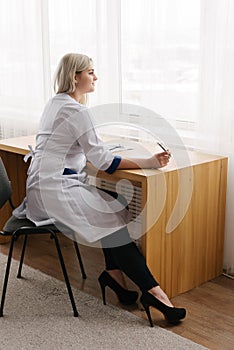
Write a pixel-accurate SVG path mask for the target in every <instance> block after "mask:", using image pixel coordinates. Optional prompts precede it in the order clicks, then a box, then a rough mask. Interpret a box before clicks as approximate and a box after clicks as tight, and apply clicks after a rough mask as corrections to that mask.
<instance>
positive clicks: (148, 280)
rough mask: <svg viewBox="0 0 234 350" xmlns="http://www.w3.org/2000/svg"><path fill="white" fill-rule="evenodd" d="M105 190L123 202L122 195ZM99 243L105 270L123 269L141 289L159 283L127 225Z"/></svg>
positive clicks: (146, 289)
mask: <svg viewBox="0 0 234 350" xmlns="http://www.w3.org/2000/svg"><path fill="white" fill-rule="evenodd" d="M105 192H107V193H109V194H110V195H111V196H113V197H114V198H117V197H118V200H119V201H120V202H123V197H122V196H119V195H118V194H117V193H115V192H111V191H106V190H105ZM101 244H102V247H103V248H102V249H103V253H104V257H105V263H106V269H107V270H115V269H118V270H121V271H123V272H124V273H125V274H126V275H127V276H128V277H129V278H130V279H131V280H132V281H133V282H134V283H135V284H136V285H137V286H138V287H139V288H140V289H141V290H142V291H148V290H149V289H151V288H153V287H156V286H158V285H159V284H158V282H157V281H156V280H155V279H154V277H153V276H152V274H151V272H150V270H149V269H148V267H147V265H146V262H145V258H144V257H143V255H142V254H141V252H140V251H139V249H138V247H137V246H136V244H135V243H134V242H133V241H132V239H131V237H130V235H129V232H128V229H127V227H124V228H122V229H121V230H119V231H117V232H114V233H112V234H110V235H109V236H107V237H105V238H102V240H101Z"/></svg>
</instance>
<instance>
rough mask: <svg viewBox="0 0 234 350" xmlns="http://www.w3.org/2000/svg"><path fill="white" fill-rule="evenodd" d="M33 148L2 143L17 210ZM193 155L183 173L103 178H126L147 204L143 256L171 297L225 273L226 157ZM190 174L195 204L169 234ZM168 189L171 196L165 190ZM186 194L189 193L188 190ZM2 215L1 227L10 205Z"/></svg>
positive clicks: (22, 142) (170, 170)
mask: <svg viewBox="0 0 234 350" xmlns="http://www.w3.org/2000/svg"><path fill="white" fill-rule="evenodd" d="M34 143H35V141H34V137H33V136H30V137H28V136H27V137H20V138H15V139H8V140H2V141H0V156H1V158H2V160H3V162H4V164H5V166H6V168H7V171H8V175H9V177H10V179H11V181H12V187H13V201H14V203H16V205H18V204H19V203H20V202H21V201H22V199H23V198H24V196H25V180H26V171H27V167H28V164H25V163H24V161H23V156H24V155H25V154H26V153H27V152H28V144H31V145H34ZM189 156H190V165H191V166H190V167H188V166H182V167H180V169H177V168H176V166H175V165H173V164H172V165H171V166H168V167H166V168H164V169H163V170H153V169H148V170H144V171H143V170H117V171H116V172H115V173H114V174H113V175H108V174H106V173H103V172H99V173H98V176H99V177H100V178H101V179H103V180H104V182H105V181H107V182H109V181H110V182H113V181H114V182H118V181H119V180H121V179H127V180H129V181H131V183H132V184H133V185H134V186H135V187H136V188H139V189H140V190H141V196H142V198H141V205H142V208H145V206H146V204H147V207H146V210H145V212H144V216H143V218H142V229H143V230H146V231H147V233H146V234H145V235H144V236H143V237H142V239H141V246H142V251H143V254H144V255H145V257H146V261H147V264H148V266H149V268H150V269H151V271H152V273H153V274H154V276H155V277H156V279H157V280H158V281H159V282H160V284H161V286H162V288H163V289H165V291H166V292H167V294H168V295H169V296H170V297H173V296H175V295H178V294H180V293H183V292H185V291H188V290H189V289H192V288H194V287H196V286H199V285H200V284H201V283H203V282H206V281H208V280H210V279H212V278H214V277H217V276H219V275H220V274H221V273H222V264H223V242H224V221H225V202H226V179H227V158H226V157H220V156H213V155H207V154H203V153H198V152H189ZM188 170H189V171H190V172H191V171H192V173H193V192H192V197H191V201H190V204H189V206H188V209H187V211H186V214H185V215H184V217H183V220H182V221H181V222H180V224H179V225H178V226H177V227H176V228H175V229H174V230H173V231H172V232H171V233H169V234H168V233H166V226H167V223H168V219H169V217H170V215H171V212H172V210H173V207H174V205H175V202H176V199H177V195H178V181H179V180H178V179H179V177H181V178H182V179H183V177H185V178H186V174H187V172H188ZM90 173H91V174H92V168H90ZM162 175H163V176H162ZM187 180H188V177H187ZM165 184H166V189H167V191H166V194H165V191H162V190H161V189H162V188H163V187H165ZM184 192H185V194H186V187H185V191H184ZM164 197H165V198H164ZM164 199H165V203H164V206H163V208H162V210H161V212H159V215H158V219H157V220H156V222H155V223H153V224H152V216H153V215H154V214H155V211H157V210H158V209H157V208H158V205H159V203H161V201H163V200H164ZM182 199H183V196H182ZM179 210H180V208H179ZM0 214H1V216H0V228H2V226H3V224H4V222H5V221H6V219H7V218H8V217H9V215H10V209H9V208H8V207H7V206H6V207H5V208H3V209H2V210H1V213H0Z"/></svg>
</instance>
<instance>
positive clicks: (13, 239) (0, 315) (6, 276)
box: [0, 236, 15, 317]
mask: <svg viewBox="0 0 234 350" xmlns="http://www.w3.org/2000/svg"><path fill="white" fill-rule="evenodd" d="M14 243H15V236H12V238H11V244H10V248H9V253H8V259H7V266H6V271H5V278H4V284H3V289H2V299H1V306H0V317H2V316H3V308H4V303H5V297H6V290H7V284H8V278H9V274H10V268H11V258H12V252H13V247H14Z"/></svg>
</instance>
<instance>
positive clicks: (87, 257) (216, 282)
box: [0, 235, 234, 350]
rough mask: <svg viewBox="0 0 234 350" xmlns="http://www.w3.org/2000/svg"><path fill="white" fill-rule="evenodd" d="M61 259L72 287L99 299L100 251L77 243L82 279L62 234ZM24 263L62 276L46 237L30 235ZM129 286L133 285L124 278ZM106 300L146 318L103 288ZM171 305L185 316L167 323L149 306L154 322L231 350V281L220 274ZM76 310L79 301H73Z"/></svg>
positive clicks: (216, 347)
mask: <svg viewBox="0 0 234 350" xmlns="http://www.w3.org/2000/svg"><path fill="white" fill-rule="evenodd" d="M59 239H60V243H61V248H62V252H63V256H64V260H65V263H66V266H67V270H68V274H69V278H70V282H71V284H72V285H73V286H74V287H77V288H79V289H80V290H83V291H85V292H86V293H90V294H91V295H93V296H95V297H97V298H101V291H100V288H99V285H98V282H97V277H98V276H99V274H100V273H101V272H102V270H103V268H104V262H103V256H102V252H101V250H100V249H98V248H90V247H86V246H80V250H81V254H82V258H83V262H84V265H85V269H86V273H87V275H88V278H87V280H85V281H83V280H82V278H81V274H80V271H79V268H78V267H77V266H78V265H77V264H78V263H77V259H76V256H75V252H74V249H73V244H72V242H71V241H70V240H69V239H68V238H66V237H65V236H63V235H60V236H59ZM21 245H22V240H21V238H20V239H19V240H18V241H17V242H16V244H15V249H14V255H13V256H14V258H15V259H19V254H20V250H21ZM8 249H9V244H2V245H0V252H2V253H4V254H7V253H8ZM25 263H26V264H27V265H29V266H31V267H33V268H36V269H39V270H41V271H42V272H44V273H47V274H49V275H51V276H54V277H56V278H58V279H63V276H62V273H61V268H60V265H59V264H58V260H57V253H56V250H55V247H54V244H53V242H52V241H51V239H50V238H49V237H48V236H43V237H42V236H40V237H30V238H29V241H28V246H27V250H26V255H25ZM127 283H128V285H129V287H130V288H135V286H133V285H132V283H131V281H129V280H128V281H127ZM107 292H108V293H107V302H108V303H110V304H111V303H112V304H114V305H117V306H119V307H122V308H124V309H126V310H128V311H129V312H132V313H134V314H136V315H138V316H139V317H143V318H145V320H146V322H145V325H146V327H147V326H148V320H147V319H146V315H145V312H144V311H143V310H142V307H141V305H139V304H136V305H134V306H131V307H124V306H122V305H121V304H120V303H119V302H118V300H117V298H116V296H115V294H114V293H113V292H112V291H111V290H109V289H108V290H107ZM172 302H173V303H174V304H175V306H181V307H186V309H187V317H186V319H185V320H184V321H183V322H181V323H180V324H179V325H177V326H170V325H168V324H167V323H166V321H165V320H164V319H163V316H162V314H161V313H160V312H158V311H157V310H154V309H152V311H151V313H152V317H153V320H154V323H155V325H158V326H160V327H163V328H165V329H168V330H170V331H172V332H174V333H176V334H179V335H181V336H182V337H185V338H188V339H191V340H192V341H194V342H196V343H199V344H201V345H204V346H206V347H208V348H209V349H211V350H232V349H233V348H234V345H233V344H234V332H233V330H234V327H233V325H234V280H233V279H230V278H228V277H225V276H223V275H221V276H219V277H217V278H215V279H213V280H211V281H209V282H206V283H204V284H203V285H201V286H199V287H197V288H194V289H192V290H191V291H188V292H186V293H184V294H181V295H179V296H177V297H175V298H173V299H172ZM77 307H78V309H79V302H77Z"/></svg>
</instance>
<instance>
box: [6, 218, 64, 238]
mask: <svg viewBox="0 0 234 350" xmlns="http://www.w3.org/2000/svg"><path fill="white" fill-rule="evenodd" d="M21 227H27V228H29V227H32V228H34V229H35V228H40V229H45V230H46V229H48V230H53V231H55V232H58V229H57V227H56V226H55V225H53V224H51V225H44V226H36V225H35V224H34V222H32V221H31V220H29V219H18V218H17V217H15V216H14V215H12V216H11V217H10V218H9V219H8V220H7V222H6V224H5V226H4V228H3V234H5V235H11V234H12V233H13V232H15V231H16V230H18V229H20V228H21Z"/></svg>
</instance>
